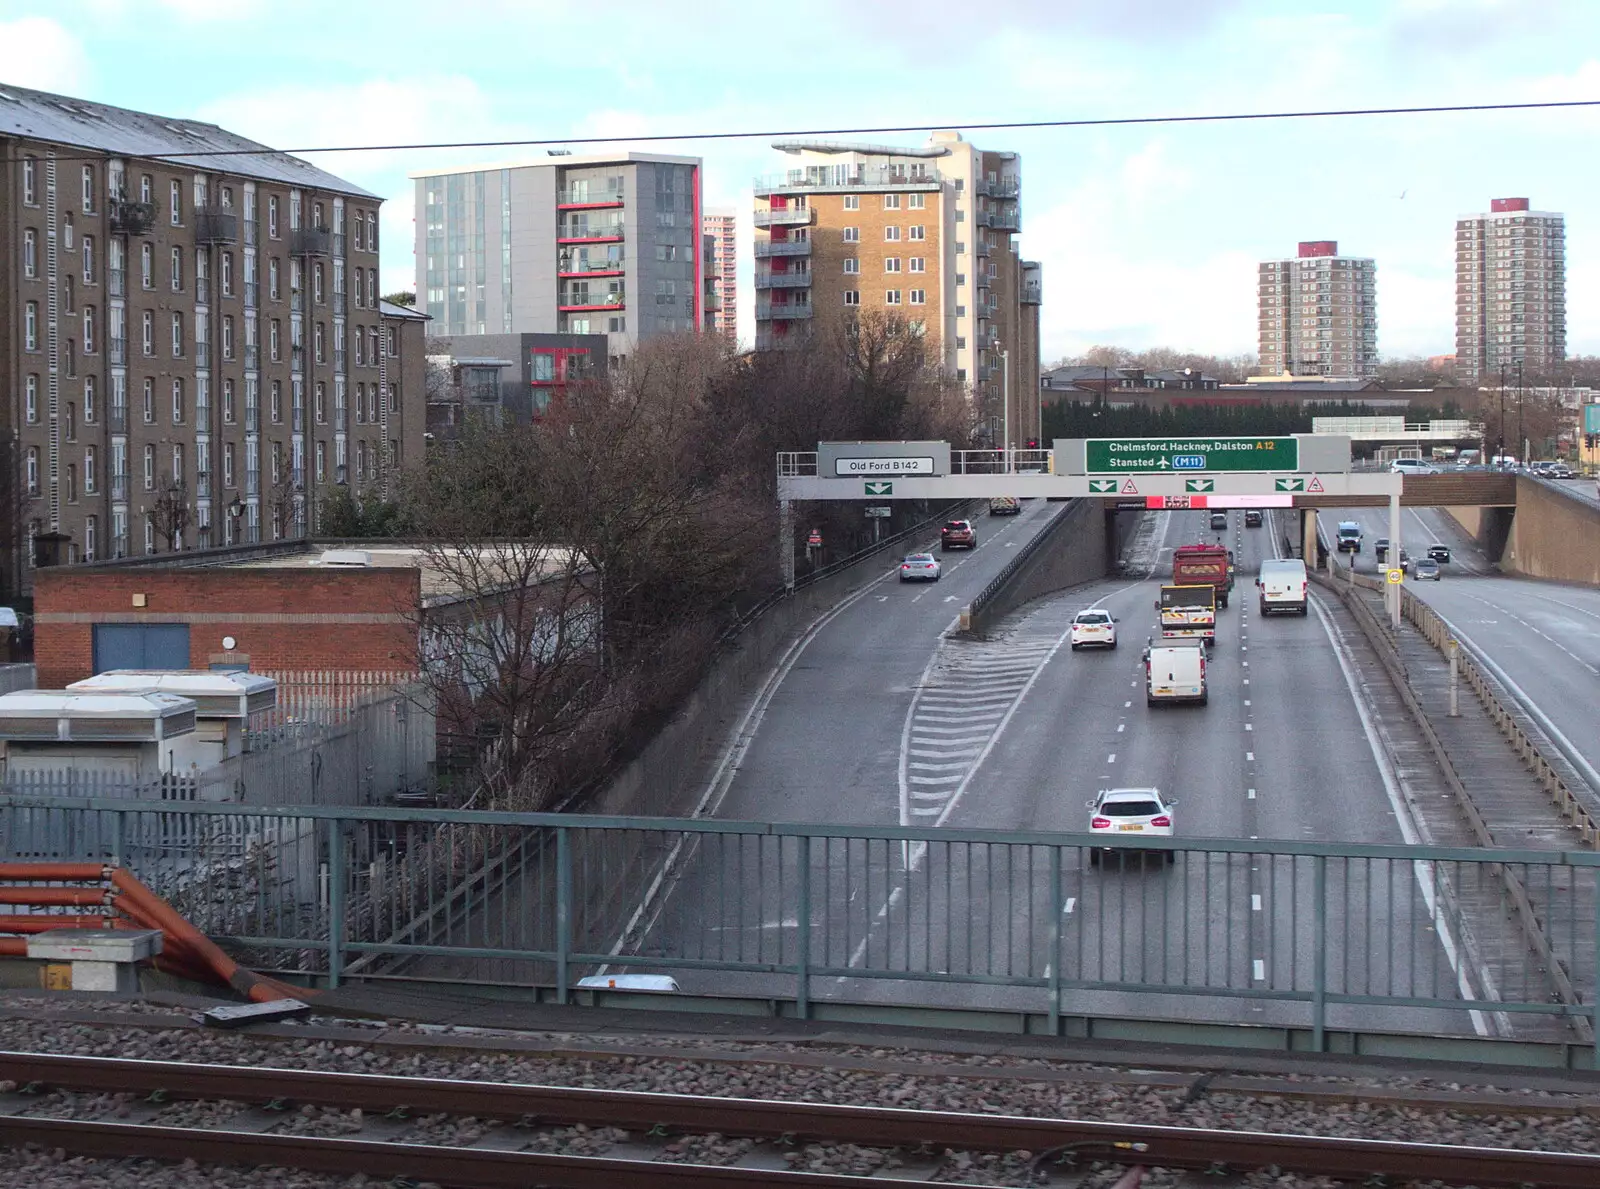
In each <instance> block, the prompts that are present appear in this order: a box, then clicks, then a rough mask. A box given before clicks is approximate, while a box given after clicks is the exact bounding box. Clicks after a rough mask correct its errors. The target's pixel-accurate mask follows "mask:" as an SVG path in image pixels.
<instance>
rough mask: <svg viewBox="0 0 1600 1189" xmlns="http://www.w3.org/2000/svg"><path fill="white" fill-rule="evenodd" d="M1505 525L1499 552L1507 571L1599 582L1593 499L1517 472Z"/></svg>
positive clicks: (1598, 521) (1599, 515)
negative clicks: (1507, 531) (1512, 505)
mask: <svg viewBox="0 0 1600 1189" xmlns="http://www.w3.org/2000/svg"><path fill="white" fill-rule="evenodd" d="M1489 510H1491V509H1486V511H1489ZM1488 519H1489V518H1488V517H1485V520H1486V521H1487V520H1488ZM1510 530H1511V531H1510V539H1509V540H1508V541H1507V542H1506V544H1505V552H1504V553H1503V554H1501V555H1500V556H1499V558H1498V560H1499V562H1500V568H1501V569H1502V570H1503V571H1505V572H1506V573H1508V574H1526V575H1527V576H1528V577H1530V578H1553V579H1555V580H1557V581H1560V582H1587V583H1590V584H1592V585H1600V509H1597V508H1596V507H1595V506H1594V505H1593V504H1591V503H1589V502H1588V501H1586V500H1580V499H1574V498H1573V497H1572V496H1570V495H1567V494H1565V493H1564V492H1560V491H1555V490H1552V489H1551V488H1550V487H1548V486H1546V485H1545V484H1544V483H1541V482H1540V481H1539V480H1537V479H1530V478H1528V477H1527V476H1525V475H1518V476H1517V509H1516V515H1515V516H1514V517H1513V518H1512V520H1511V525H1510ZM1479 536H1480V543H1481V538H1482V536H1483V534H1482V533H1480V534H1479ZM1490 557H1491V559H1493V558H1494V557H1495V555H1494V554H1490Z"/></svg>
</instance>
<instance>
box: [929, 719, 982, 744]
mask: <svg viewBox="0 0 1600 1189" xmlns="http://www.w3.org/2000/svg"><path fill="white" fill-rule="evenodd" d="M916 731H917V734H919V735H959V736H961V741H962V742H963V743H965V742H967V741H968V740H973V739H983V738H986V736H984V735H978V734H974V733H973V729H972V727H930V726H925V725H924V724H923V723H922V722H921V720H918V722H917V726H916ZM912 742H920V743H937V742H939V740H937V739H920V740H919V739H917V738H916V736H912ZM950 742H952V743H954V742H955V740H954V739H952V740H950Z"/></svg>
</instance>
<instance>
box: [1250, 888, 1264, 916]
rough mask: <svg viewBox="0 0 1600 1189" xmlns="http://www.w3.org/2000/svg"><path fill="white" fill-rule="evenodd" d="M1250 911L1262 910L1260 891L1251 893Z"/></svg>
mask: <svg viewBox="0 0 1600 1189" xmlns="http://www.w3.org/2000/svg"><path fill="white" fill-rule="evenodd" d="M1250 911H1251V912H1260V911H1261V895H1260V893H1259V892H1252V893H1251V894H1250Z"/></svg>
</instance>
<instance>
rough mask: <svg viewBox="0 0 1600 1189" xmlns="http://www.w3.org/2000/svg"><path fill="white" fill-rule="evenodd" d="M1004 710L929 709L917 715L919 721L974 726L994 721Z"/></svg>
mask: <svg viewBox="0 0 1600 1189" xmlns="http://www.w3.org/2000/svg"><path fill="white" fill-rule="evenodd" d="M1004 713H1005V711H1004V710H974V711H972V712H971V713H970V714H929V713H928V712H927V711H924V712H923V713H921V714H919V715H917V722H918V723H950V722H955V723H971V724H972V725H973V726H975V727H976V726H982V725H983V724H984V723H986V722H992V721H993V720H995V719H997V718H999V717H1000V716H1001V715H1002V714H1004Z"/></svg>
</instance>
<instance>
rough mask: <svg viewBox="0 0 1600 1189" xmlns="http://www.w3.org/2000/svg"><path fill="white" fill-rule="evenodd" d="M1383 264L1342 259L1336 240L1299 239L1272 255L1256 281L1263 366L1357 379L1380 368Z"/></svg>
mask: <svg viewBox="0 0 1600 1189" xmlns="http://www.w3.org/2000/svg"><path fill="white" fill-rule="evenodd" d="M1376 272H1377V264H1376V263H1375V262H1374V261H1372V260H1371V259H1369V258H1367V257H1363V256H1341V255H1339V245H1338V243H1337V241H1335V240H1309V241H1306V242H1303V243H1301V245H1300V252H1299V255H1298V256H1296V257H1295V258H1293V259H1290V260H1267V261H1264V262H1263V263H1262V265H1261V269H1260V275H1259V278H1258V295H1259V301H1260V309H1261V314H1260V344H1261V345H1260V355H1261V370H1262V371H1263V372H1265V373H1267V374H1269V375H1292V376H1339V377H1344V378H1359V377H1364V376H1371V375H1375V374H1376V373H1377V368H1378V304H1377V294H1376V285H1375V281H1374V277H1375V274H1376Z"/></svg>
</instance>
